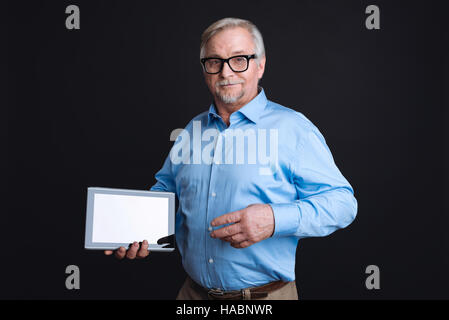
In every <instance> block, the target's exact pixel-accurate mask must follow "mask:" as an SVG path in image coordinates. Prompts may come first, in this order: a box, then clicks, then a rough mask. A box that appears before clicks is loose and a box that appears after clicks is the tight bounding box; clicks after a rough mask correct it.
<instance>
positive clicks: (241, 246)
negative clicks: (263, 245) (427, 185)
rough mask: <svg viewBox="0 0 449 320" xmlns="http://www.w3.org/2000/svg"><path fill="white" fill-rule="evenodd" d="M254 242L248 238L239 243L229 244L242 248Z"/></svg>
mask: <svg viewBox="0 0 449 320" xmlns="http://www.w3.org/2000/svg"><path fill="white" fill-rule="evenodd" d="M253 244H254V243H253V242H251V241H248V240H245V241H243V242H240V243H231V246H233V247H234V248H236V249H243V248H247V247H249V246H250V245H253Z"/></svg>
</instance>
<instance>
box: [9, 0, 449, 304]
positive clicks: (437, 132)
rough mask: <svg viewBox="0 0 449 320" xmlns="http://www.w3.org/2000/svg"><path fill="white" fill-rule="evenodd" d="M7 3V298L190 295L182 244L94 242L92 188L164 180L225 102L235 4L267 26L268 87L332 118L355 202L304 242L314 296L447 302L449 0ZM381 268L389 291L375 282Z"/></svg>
mask: <svg viewBox="0 0 449 320" xmlns="http://www.w3.org/2000/svg"><path fill="white" fill-rule="evenodd" d="M70 4H76V5H78V6H79V8H80V12H81V14H80V16H81V29H80V30H67V29H66V27H65V19H66V17H67V14H66V13H65V8H66V6H68V5H70ZM370 4H375V5H378V6H379V8H380V22H381V29H380V30H367V29H366V27H365V19H366V17H367V14H365V8H366V7H367V6H368V5H370ZM3 7H5V5H3ZM6 9H7V10H6V17H5V18H4V19H3V23H4V22H6V24H5V25H6V30H7V36H8V37H7V43H6V44H5V42H3V44H4V45H2V51H4V50H5V49H6V50H5V51H6V53H7V57H6V61H7V65H6V68H7V84H6V85H7V86H6V88H7V90H6V91H7V104H6V107H5V105H2V112H1V114H2V116H1V117H2V122H1V124H2V138H4V137H6V147H5V148H2V149H3V150H4V152H2V155H3V156H2V166H3V168H4V172H5V174H4V176H6V179H2V180H3V183H2V206H1V208H2V209H1V210H2V218H1V227H2V228H1V230H2V231H1V240H2V242H1V243H2V248H1V250H0V257H1V258H0V259H1V262H0V281H1V283H0V298H2V299H36V298H38V299H109V298H111V299H173V298H174V297H175V296H176V294H177V291H178V289H179V288H180V286H181V285H182V283H183V281H184V278H185V273H184V270H183V268H182V266H181V260H180V256H179V253H178V252H177V251H176V252H174V253H170V254H166V253H152V254H151V256H150V257H149V258H147V259H146V260H143V261H117V260H115V259H114V258H112V257H106V256H104V255H103V254H102V252H91V251H86V250H84V249H83V246H84V224H85V209H86V191H87V187H89V186H103V187H117V188H130V189H148V188H149V187H150V186H151V185H153V183H154V182H155V180H154V174H155V172H157V170H159V169H160V167H161V166H162V162H163V160H164V159H165V157H166V155H167V153H168V151H169V148H170V146H171V142H170V141H169V135H170V132H171V131H172V130H173V129H175V128H182V127H184V126H185V125H186V124H187V123H188V121H189V120H190V119H191V118H192V117H194V116H195V115H197V114H199V113H201V112H203V111H205V110H207V108H208V106H209V104H210V102H211V97H210V95H209V92H208V90H207V87H206V85H205V83H204V80H203V77H202V72H201V68H200V64H199V45H200V35H201V33H202V31H203V30H204V29H205V28H206V27H207V26H209V25H210V24H211V23H212V22H214V21H216V20H218V19H221V18H223V17H227V16H234V17H239V18H244V19H249V20H251V21H252V22H254V23H255V24H256V25H257V26H258V27H259V29H260V30H261V32H262V34H263V36H264V41H265V47H266V51H267V66H266V71H265V75H264V78H263V79H262V82H261V85H262V86H263V87H264V89H265V92H266V94H267V97H268V98H269V99H270V100H272V101H275V102H278V103H280V104H282V105H284V106H287V107H290V108H293V109H295V110H297V111H300V112H302V113H303V114H304V115H305V116H306V117H308V118H309V119H310V120H311V121H312V122H313V123H314V124H315V125H316V126H317V127H318V128H319V129H320V131H321V132H322V133H323V135H324V137H325V138H326V142H327V144H328V146H329V148H330V149H331V151H332V153H333V156H334V159H335V162H336V163H337V166H338V167H339V168H340V170H341V171H342V173H343V175H344V176H345V177H346V178H347V179H348V180H349V182H350V183H351V185H352V186H353V187H354V190H355V196H356V198H357V200H358V204H359V210H358V215H357V218H356V220H355V221H354V222H353V223H352V224H351V225H350V226H349V227H348V228H346V229H344V230H340V231H337V232H335V233H334V234H332V235H330V236H328V237H325V238H309V239H304V240H302V241H301V242H300V244H299V247H298V251H297V267H296V274H297V285H298V289H299V296H300V298H301V299H421V298H422V299H431V298H436V299H441V298H445V299H447V298H449V274H448V272H447V271H448V270H449V268H448V267H449V257H448V253H449V236H448V232H447V228H448V225H449V224H448V223H449V218H448V215H447V213H448V211H449V210H448V209H449V208H448V205H447V194H448V188H447V184H448V182H449V179H448V171H447V163H448V159H449V156H448V139H447V138H448V132H449V131H448V129H447V123H448V120H449V116H448V111H447V102H448V90H447V85H448V82H447V75H448V74H449V72H448V64H447V56H448V51H447V46H445V44H446V43H447V42H448V37H447V32H445V31H443V28H446V25H447V13H448V12H449V11H448V8H447V5H445V4H444V1H355V0H354V1H330V0H329V1H323V0H319V1H318V0H313V1H312V0H310V1H279V0H278V1H228V2H223V1H178V2H162V1H155V2H153V1H124V0H121V1H110V0H108V1H70V2H69V1H27V2H25V1H9V2H8V3H7V4H6ZM445 104H446V107H445ZM5 115H6V117H5ZM5 119H6V121H5ZM4 161H6V163H5V162H4ZM70 264H75V265H77V266H79V268H80V271H81V289H80V290H67V289H66V287H65V278H66V276H67V275H66V274H65V268H66V266H67V265H70ZM371 264H374V265H377V266H379V268H380V285H381V288H380V289H379V290H367V289H366V287H365V279H366V277H367V274H365V268H366V267H367V266H368V265H371Z"/></svg>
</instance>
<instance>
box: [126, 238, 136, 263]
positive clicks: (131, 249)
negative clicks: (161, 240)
mask: <svg viewBox="0 0 449 320" xmlns="http://www.w3.org/2000/svg"><path fill="white" fill-rule="evenodd" d="M138 249H139V243H137V242H136V241H134V242H133V244H132V245H131V246H130V247H129V249H128V252H127V253H126V257H127V258H128V259H131V260H132V259H134V258H136V254H137V250H138Z"/></svg>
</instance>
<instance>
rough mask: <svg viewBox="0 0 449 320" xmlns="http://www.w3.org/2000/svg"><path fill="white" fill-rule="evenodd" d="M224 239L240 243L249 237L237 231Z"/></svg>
mask: <svg viewBox="0 0 449 320" xmlns="http://www.w3.org/2000/svg"><path fill="white" fill-rule="evenodd" d="M222 240H224V241H227V242H231V243H240V242H243V241H245V240H247V237H246V235H245V234H243V233H242V232H240V233H236V234H234V235H232V236H230V237H226V238H223V239H222Z"/></svg>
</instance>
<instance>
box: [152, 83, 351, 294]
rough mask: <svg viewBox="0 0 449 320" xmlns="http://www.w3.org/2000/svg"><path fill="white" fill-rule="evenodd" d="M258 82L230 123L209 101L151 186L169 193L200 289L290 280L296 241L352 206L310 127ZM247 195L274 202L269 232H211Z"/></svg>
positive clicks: (347, 215) (331, 225)
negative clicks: (233, 238)
mask: <svg viewBox="0 0 449 320" xmlns="http://www.w3.org/2000/svg"><path fill="white" fill-rule="evenodd" d="M259 90H260V91H259V93H258V95H257V96H256V97H255V98H254V99H253V100H251V101H250V102H249V103H248V104H246V105H245V106H243V107H242V108H241V109H239V110H238V111H236V112H234V113H232V114H231V116H230V125H229V127H227V126H226V124H225V123H224V122H223V120H222V118H221V117H220V116H219V115H218V113H217V110H216V108H215V105H214V104H213V103H212V104H211V106H210V108H209V111H206V112H203V113H201V114H200V115H198V116H196V117H195V118H194V119H192V120H191V121H190V122H189V124H188V125H187V126H186V128H185V129H184V130H183V131H182V132H181V134H180V135H179V136H178V137H177V139H176V141H175V143H174V145H173V147H172V149H171V151H170V154H169V155H168V156H167V158H166V160H165V162H164V165H163V167H162V169H161V170H160V171H159V172H157V173H156V176H155V177H156V180H157V182H156V184H155V185H154V186H153V187H151V190H153V191H169V192H174V193H176V196H177V197H178V200H179V207H178V210H177V213H176V231H175V232H176V243H177V246H178V248H179V251H180V253H181V256H182V263H183V266H184V269H185V271H186V272H187V274H188V275H189V276H190V277H191V278H192V279H193V280H194V281H195V282H197V283H198V284H200V285H201V286H203V287H205V288H219V289H222V290H238V289H242V288H247V287H252V286H259V285H263V284H266V283H268V282H271V281H276V280H283V281H293V280H295V254H296V247H297V243H298V240H299V239H302V238H306V237H322V236H326V235H328V234H330V233H332V232H334V231H335V230H337V229H339V228H344V227H346V226H347V225H349V224H350V223H351V222H352V221H353V220H354V218H355V216H356V213H357V201H356V199H355V197H354V191H353V189H352V187H351V185H350V184H349V182H348V181H347V180H346V179H345V177H343V175H342V174H341V172H340V171H339V169H338V168H337V166H336V165H335V162H334V159H333V157H332V154H331V152H330V150H329V148H328V146H327V145H326V142H325V139H324V137H323V136H322V134H321V133H320V131H319V130H318V129H317V127H316V126H314V125H313V124H312V123H311V122H310V120H308V119H307V118H306V117H305V116H304V115H303V114H301V113H300V112H297V111H294V110H292V109H289V108H286V107H284V106H281V105H279V104H277V103H274V102H272V101H269V100H267V98H266V96H265V92H264V90H263V89H262V88H260V89H259ZM240 129H241V130H240ZM242 133H243V134H242ZM242 137H243V139H242ZM239 139H240V140H239ZM232 141H233V143H232V144H231V142H232ZM242 141H243V142H242ZM242 146H243V147H242ZM253 203H265V204H270V205H271V207H272V209H273V213H274V219H275V230H274V234H273V235H272V237H270V238H268V239H265V240H262V241H261V242H258V243H256V244H254V245H251V246H249V247H247V248H244V249H235V248H233V247H232V246H231V245H230V244H229V243H228V242H225V241H223V240H220V239H213V238H211V237H210V232H211V231H212V230H214V229H217V228H219V227H215V228H212V227H211V226H210V222H211V221H212V220H213V219H214V218H216V217H218V216H221V215H223V214H225V213H229V212H233V211H237V210H241V209H243V208H246V207H247V206H248V205H250V204H253Z"/></svg>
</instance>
